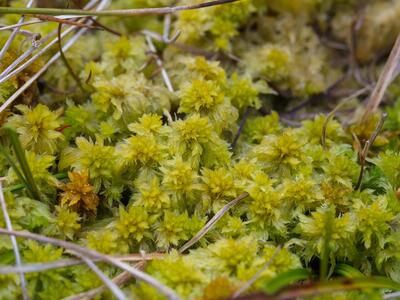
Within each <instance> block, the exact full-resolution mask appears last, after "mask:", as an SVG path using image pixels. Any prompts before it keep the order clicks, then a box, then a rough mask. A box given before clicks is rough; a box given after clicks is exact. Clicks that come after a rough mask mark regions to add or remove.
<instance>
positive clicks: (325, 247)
mask: <svg viewBox="0 0 400 300" xmlns="http://www.w3.org/2000/svg"><path fill="white" fill-rule="evenodd" d="M332 219H333V216H332V213H331V209H329V211H328V212H327V219H326V223H325V235H324V237H323V238H324V240H323V244H322V257H321V261H320V272H319V279H320V280H325V279H327V278H328V266H329V254H330V249H329V241H330V240H331V236H332V222H333V220H332Z"/></svg>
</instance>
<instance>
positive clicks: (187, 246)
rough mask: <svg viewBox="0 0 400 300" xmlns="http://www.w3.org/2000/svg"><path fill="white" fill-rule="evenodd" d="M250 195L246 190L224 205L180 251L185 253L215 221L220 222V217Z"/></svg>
mask: <svg viewBox="0 0 400 300" xmlns="http://www.w3.org/2000/svg"><path fill="white" fill-rule="evenodd" d="M248 196H249V193H247V192H244V193H242V194H240V195H239V197H237V198H236V199H234V200H232V201H231V202H229V203H228V204H226V205H225V206H224V207H222V208H221V209H220V210H219V211H218V212H217V213H216V214H215V215H214V216H213V217H212V218H211V219H210V221H208V222H207V224H206V225H205V226H204V227H203V228H202V229H200V231H199V232H198V233H196V235H195V236H194V237H193V238H192V239H190V240H189V241H188V242H186V243H185V244H184V245H183V246H182V247H181V248H179V252H180V253H183V252H185V251H186V250H187V249H189V248H190V247H191V246H193V245H194V244H196V243H197V242H198V241H199V240H200V239H201V238H202V237H203V236H204V235H205V234H206V233H207V232H208V231H210V229H211V228H212V227H213V226H214V225H215V223H217V222H218V220H219V219H221V218H222V217H223V216H224V214H225V213H226V212H227V211H228V210H230V209H231V208H232V207H234V206H235V205H236V204H238V203H239V202H240V201H242V200H243V199H244V198H247V197H248Z"/></svg>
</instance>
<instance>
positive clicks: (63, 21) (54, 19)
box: [32, 15, 98, 29]
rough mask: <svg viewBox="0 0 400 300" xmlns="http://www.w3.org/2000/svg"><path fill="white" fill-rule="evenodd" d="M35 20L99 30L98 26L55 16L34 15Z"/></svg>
mask: <svg viewBox="0 0 400 300" xmlns="http://www.w3.org/2000/svg"><path fill="white" fill-rule="evenodd" d="M32 16H33V17H35V18H38V19H39V20H41V21H47V22H55V23H59V24H66V25H72V26H76V27H85V28H89V29H98V28H97V27H96V26H93V25H90V24H85V23H80V22H75V21H71V20H68V19H60V18H57V17H54V16H46V15H32Z"/></svg>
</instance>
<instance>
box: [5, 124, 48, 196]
mask: <svg viewBox="0 0 400 300" xmlns="http://www.w3.org/2000/svg"><path fill="white" fill-rule="evenodd" d="M4 128H5V130H6V132H7V135H8V137H9V139H10V142H11V145H12V146H13V148H14V151H15V156H16V157H17V160H18V162H19V165H20V167H21V169H22V173H23V174H24V177H25V182H26V187H27V188H28V190H29V191H30V193H31V195H32V197H33V198H34V199H36V200H41V197H40V193H39V189H38V188H37V186H36V184H35V181H34V179H33V175H32V172H31V169H30V168H29V165H28V161H27V160H26V156H25V151H24V149H23V148H22V145H21V142H20V141H19V138H18V134H17V132H16V131H15V129H13V128H12V127H10V126H5V127H4Z"/></svg>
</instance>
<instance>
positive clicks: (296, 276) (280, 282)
mask: <svg viewBox="0 0 400 300" xmlns="http://www.w3.org/2000/svg"><path fill="white" fill-rule="evenodd" d="M310 275H311V272H310V271H309V270H308V269H303V268H298V269H293V270H289V271H286V272H283V273H281V274H279V275H278V276H276V277H274V278H272V279H271V280H268V281H267V282H265V283H264V286H263V290H264V292H266V293H268V294H273V293H275V292H277V291H279V290H280V289H282V288H284V287H286V286H288V285H289V284H292V283H294V282H298V281H300V280H306V279H309V278H310Z"/></svg>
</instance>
